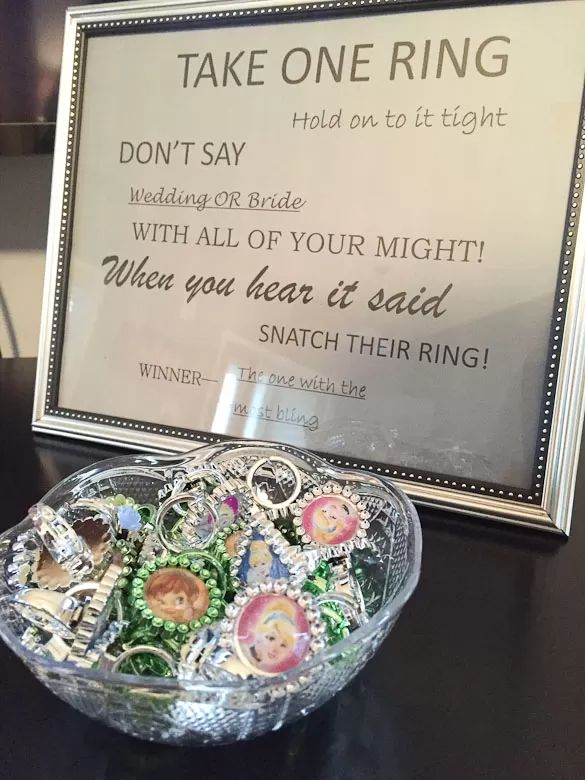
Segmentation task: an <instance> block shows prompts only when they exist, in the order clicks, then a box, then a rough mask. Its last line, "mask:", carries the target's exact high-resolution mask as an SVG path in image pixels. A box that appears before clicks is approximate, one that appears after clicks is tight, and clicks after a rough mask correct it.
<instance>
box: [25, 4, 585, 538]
mask: <svg viewBox="0 0 585 780" xmlns="http://www.w3.org/2000/svg"><path fill="white" fill-rule="evenodd" d="M536 2H538V3H539V4H541V3H542V2H564V0H505V4H507V5H509V4H519V3H522V4H528V5H531V4H534V3H536ZM500 4H503V3H500ZM489 5H491V3H490V2H489V0H451V1H450V2H449V1H447V2H443V0H434V2H426V1H425V0H328V2H315V3H303V2H293V3H286V4H282V5H273V4H272V3H271V2H270V0H260V2H257V1H256V2H254V0H243V2H238V1H237V0H228V1H227V2H222V0H211V2H206V1H205V0H196V1H195V2H192V0H178V1H175V2H171V1H170V0H159V1H158V2H156V0H155V1H154V2H153V0H135V1H134V2H126V3H120V4H116V5H103V6H84V7H79V8H72V9H69V10H68V11H67V17H66V24H65V39H64V49H63V64H62V74H61V86H60V91H59V107H58V117H57V127H58V132H57V140H56V146H55V158H54V170H53V182H52V188H51V211H50V219H49V234H48V245H47V267H46V272H45V287H44V295H43V314H42V325H41V334H40V343H39V363H38V367H37V382H36V390H35V402H34V411H33V429H34V430H35V431H39V432H43V433H51V434H55V435H67V436H70V437H73V438H78V439H84V440H89V441H96V442H104V443H110V444H115V445H118V446H124V447H129V448H136V446H140V447H142V448H143V449H148V450H152V451H185V450H189V449H191V448H192V447H193V446H198V445H200V444H203V443H208V442H216V441H220V440H224V439H233V438H236V437H233V436H227V435H218V434H211V433H206V432H202V431H193V430H189V429H186V428H176V427H172V426H165V425H160V424H154V423H149V422H143V421H137V420H130V419H126V418H120V417H112V416H109V415H99V414H93V413H88V412H80V411H77V410H73V409H64V408H61V407H59V406H58V402H57V400H58V387H59V378H60V364H61V355H62V348H63V334H64V326H65V304H66V300H67V282H68V271H69V259H70V242H71V234H72V231H71V226H72V222H73V203H74V190H75V175H76V169H77V152H78V146H79V129H80V123H81V114H82V111H81V103H82V91H83V81H84V69H85V57H86V50H87V39H88V37H89V36H93V35H100V34H112V32H113V33H114V34H127V33H133V32H136V31H139V32H146V31H147V30H149V31H150V30H152V31H155V30H156V31H161V30H165V29H169V28H171V29H176V28H182V29H184V28H191V29H192V28H193V23H199V25H198V26H203V27H209V26H211V27H217V26H224V25H227V24H230V25H232V24H242V23H243V24H249V23H251V22H252V19H253V22H252V23H256V24H262V23H270V22H273V21H276V19H277V18H278V20H279V21H291V20H292V21H294V20H299V21H300V20H301V19H302V20H303V21H306V20H307V19H316V18H320V19H323V18H339V17H340V16H347V15H352V16H353V15H363V14H364V13H389V12H390V13H391V12H405V11H406V12H408V11H411V12H412V11H417V10H418V11H422V10H439V9H445V8H464V7H468V8H469V7H482V6H483V7H485V6H489ZM584 107H585V103H584V102H582V103H581V110H580V115H579V123H578V128H577V134H576V148H575V155H574V162H573V167H572V174H571V181H570V194H569V203H568V206H567V214H566V220H565V227H564V231H563V237H562V249H561V256H560V260H559V273H558V281H557V286H556V292H555V303H554V307H553V319H552V321H551V328H550V343H549V348H548V357H547V367H546V369H545V379H544V383H543V391H542V393H543V394H542V404H541V412H540V421H539V428H538V436H537V445H536V453H535V458H534V474H533V479H532V486H531V487H532V489H531V491H529V492H527V491H526V490H522V489H518V488H513V487H510V486H506V485H499V484H494V483H489V482H481V481H474V480H472V479H467V480H465V481H463V480H461V479H456V478H454V477H452V476H451V477H448V476H447V475H440V474H436V473H434V472H427V471H420V470H416V469H409V468H408V467H400V466H391V465H387V464H380V463H374V462H371V461H366V460H361V459H357V458H355V459H354V458H351V456H347V455H344V456H342V457H340V456H334V455H332V454H331V453H318V454H320V455H321V457H324V458H326V459H327V460H329V461H330V462H332V463H334V464H335V465H340V466H345V467H354V468H359V469H364V470H367V471H369V472H372V473H374V474H379V475H381V476H386V477H391V478H392V479H394V480H395V481H396V482H398V483H399V484H400V486H401V487H402V488H403V489H404V490H405V491H406V492H407V493H408V494H409V495H410V496H411V498H413V499H414V500H415V501H417V502H418V503H420V504H422V505H424V506H433V507H438V508H441V509H447V510H451V511H455V512H463V513H466V514H471V515H474V516H479V517H488V518H493V519H500V520H503V521H508V522H512V523H518V524H522V525H528V526H532V527H535V528H544V529H547V530H551V531H557V532H563V533H565V534H568V532H569V527H570V515H571V508H572V499H573V490H574V483H575V479H576V470H577V460H578V452H579V444H580V439H581V427H582V422H583V415H584V412H585V393H584V387H583V384H584V383H583V380H584V378H585V354H584V353H585V226H584V225H583V224H581V223H580V220H579V216H580V207H581V201H582V194H581V186H582V173H583V159H584V156H585V110H584ZM348 457H350V460H347V458H348Z"/></svg>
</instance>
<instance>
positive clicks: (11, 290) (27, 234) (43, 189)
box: [0, 0, 91, 357]
mask: <svg viewBox="0 0 585 780" xmlns="http://www.w3.org/2000/svg"><path fill="white" fill-rule="evenodd" d="M88 4H91V3H90V2H89V0H0V356H1V357H19V356H20V357H33V356H35V355H36V354H37V342H38V332H39V324H40V316H41V299H42V286H43V274H44V261H45V246H46V236H47V221H48V214H49V198H50V180H51V166H52V160H53V158H52V151H53V146H54V137H55V118H56V112H57V94H58V88H59V69H60V65H61V50H62V47H63V28H64V24H65V10H66V8H67V7H68V6H69V5H88Z"/></svg>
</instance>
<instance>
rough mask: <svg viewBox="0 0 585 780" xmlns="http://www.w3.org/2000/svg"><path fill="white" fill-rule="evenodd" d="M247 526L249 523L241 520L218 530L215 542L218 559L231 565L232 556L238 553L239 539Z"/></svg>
mask: <svg viewBox="0 0 585 780" xmlns="http://www.w3.org/2000/svg"><path fill="white" fill-rule="evenodd" d="M247 527H248V524H247V523H246V522H244V521H243V520H240V521H238V522H236V523H231V524H230V525H228V526H227V527H226V528H222V529H221V531H218V533H217V535H216V537H215V539H214V543H213V544H214V546H213V552H214V554H215V557H216V558H217V559H218V561H221V563H223V564H228V566H229V563H230V561H231V560H232V558H234V557H235V556H236V555H237V554H238V549H237V545H238V540H239V538H240V537H241V536H242V535H243V533H244V531H245V530H246V528H247Z"/></svg>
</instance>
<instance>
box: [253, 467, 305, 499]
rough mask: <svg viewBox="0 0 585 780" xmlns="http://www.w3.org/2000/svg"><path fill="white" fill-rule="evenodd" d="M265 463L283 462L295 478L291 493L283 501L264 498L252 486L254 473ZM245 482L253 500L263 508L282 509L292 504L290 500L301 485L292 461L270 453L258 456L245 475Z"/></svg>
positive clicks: (297, 492)
mask: <svg viewBox="0 0 585 780" xmlns="http://www.w3.org/2000/svg"><path fill="white" fill-rule="evenodd" d="M267 463H283V464H284V465H285V466H286V467H287V469H289V471H290V472H291V473H292V475H293V477H294V479H295V486H294V488H293V490H292V492H291V494H290V495H289V496H287V497H286V498H285V500H284V501H280V502H278V503H274V502H273V501H271V500H270V499H269V498H267V497H266V498H265V497H264V496H263V495H262V494H258V492H257V490H255V488H254V477H255V476H256V473H257V472H258V471H259V469H261V468H262V466H264V465H266V464H267ZM246 483H247V485H248V487H249V488H250V490H251V492H252V496H253V497H254V501H256V503H257V504H260V506H262V507H264V508H265V509H284V507H287V506H288V505H289V504H292V502H293V501H294V500H295V498H296V497H297V496H298V495H299V493H300V492H301V485H302V482H301V473H300V471H299V470H298V468H297V467H296V466H295V465H294V463H291V462H290V460H287V459H286V458H281V457H280V456H278V455H270V456H269V457H268V458H260V460H257V461H256V463H254V465H253V466H252V467H251V468H250V470H249V471H248V474H247V475H246Z"/></svg>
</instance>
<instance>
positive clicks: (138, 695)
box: [0, 442, 422, 745]
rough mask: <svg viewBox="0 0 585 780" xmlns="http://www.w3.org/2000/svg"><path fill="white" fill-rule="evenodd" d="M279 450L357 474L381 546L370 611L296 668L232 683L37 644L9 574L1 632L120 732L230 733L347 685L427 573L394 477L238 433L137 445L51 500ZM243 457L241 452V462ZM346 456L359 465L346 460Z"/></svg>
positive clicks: (159, 735) (200, 739)
mask: <svg viewBox="0 0 585 780" xmlns="http://www.w3.org/2000/svg"><path fill="white" fill-rule="evenodd" d="M270 455H279V456H281V457H282V456H283V455H285V457H286V458H287V459H289V460H290V461H292V462H293V463H294V464H295V465H296V466H297V467H298V468H299V469H301V470H303V471H304V472H305V473H306V472H307V470H310V471H311V472H312V473H313V474H314V475H315V477H316V479H331V478H332V479H335V478H337V479H340V478H343V480H345V481H348V482H355V483H356V492H358V493H359V492H361V493H362V494H366V493H367V495H368V496H369V498H368V499H367V500H368V502H369V506H368V509H369V511H370V513H371V526H370V530H369V537H370V539H371V540H372V549H367V550H359V551H354V552H353V553H352V558H353V559H354V567H358V568H359V569H360V570H361V572H360V573H361V582H362V590H363V592H364V599H365V603H366V609H367V612H368V617H369V619H368V621H367V622H366V623H365V625H362V626H361V627H360V628H358V629H357V630H356V631H354V632H353V633H351V634H350V635H349V636H348V637H347V638H345V639H342V640H341V641H339V642H338V643H336V644H334V645H333V646H330V647H328V648H326V649H325V650H324V651H322V652H320V653H318V654H317V655H316V656H315V657H313V658H312V659H310V660H309V661H307V662H305V663H304V664H301V665H300V666H298V667H296V668H295V669H293V670H291V671H289V672H286V673H283V674H279V675H277V676H272V677H258V678H253V679H245V680H244V679H242V680H238V681H237V682H233V681H232V680H230V681H227V682H226V681H224V680H221V681H216V680H213V681H207V680H202V681H199V680H194V681H185V680H179V679H165V678H158V677H156V678H154V677H141V676H135V675H129V674H120V673H118V672H109V671H102V670H99V669H81V668H80V667H77V666H75V665H73V664H71V663H67V662H57V661H54V660H52V659H49V658H46V657H44V656H40V655H38V654H35V653H34V652H32V651H30V650H28V649H27V648H26V647H25V646H24V645H23V644H22V643H21V641H20V636H21V635H22V633H23V632H24V630H25V628H26V627H27V626H28V624H27V622H26V621H25V620H24V618H22V617H21V616H20V615H19V614H18V613H17V612H16V611H15V610H14V609H13V607H12V600H13V591H12V590H11V589H10V587H9V586H8V584H7V583H6V577H2V578H0V579H1V584H0V636H1V637H2V639H3V640H4V641H5V642H6V644H7V645H8V646H9V647H10V648H11V649H12V650H13V651H14V652H15V653H16V654H17V655H18V656H19V657H20V658H21V659H22V660H23V661H24V663H25V664H26V665H27V666H28V667H29V669H30V670H31V671H32V672H33V674H34V675H35V676H36V677H37V678H38V679H39V680H40V681H41V682H42V683H43V684H44V685H46V686H47V688H49V689H50V690H51V691H53V693H55V694H56V695H57V696H59V698H61V699H63V700H64V701H66V702H68V703H69V704H71V705H72V706H73V707H75V708H76V709H77V710H79V711H81V712H83V713H84V714H85V715H89V716H90V717H92V718H95V719H97V720H99V721H102V722H103V723H105V724H107V725H108V726H112V727H113V728H115V729H118V730H119V731H122V732H125V733H126V734H131V735H133V736H135V737H139V738H141V739H145V740H150V741H153V742H163V743H168V744H175V745H202V744H217V743H229V742H234V741H237V740H243V739H249V738H252V737H256V736H258V735H260V734H263V733H265V732H267V731H271V730H272V731H274V730H276V729H279V728H280V727H281V726H284V725H285V724H287V723H290V722H291V721H293V720H295V719H297V718H299V717H301V716H303V715H306V714H308V713H309V712H311V711H313V710H314V709H316V708H317V707H319V706H321V705H322V704H324V703H325V702H326V701H328V700H329V699H330V698H331V697H332V696H334V695H335V694H336V693H337V692H338V691H339V690H341V688H343V687H344V686H345V685H347V684H348V683H349V682H350V680H352V679H353V678H354V677H355V675H356V674H357V673H358V672H359V671H360V669H362V668H363V666H364V665H365V664H366V663H367V661H368V660H369V659H370V658H371V657H372V656H373V655H374V653H375V652H376V650H377V649H378V647H379V646H380V644H381V642H382V641H383V640H384V638H385V637H386V636H387V634H388V633H389V631H390V629H391V628H392V627H393V626H394V624H395V622H396V620H397V619H398V616H399V614H400V611H401V610H402V607H403V606H404V604H405V603H406V602H407V600H408V599H409V598H410V596H411V595H412V593H413V591H414V589H415V587H416V584H417V581H418V578H419V573H420V565H421V547H422V543H421V531H420V524H419V521H418V516H417V513H416V510H415V508H414V506H413V505H412V503H411V501H410V500H409V499H408V498H407V496H406V495H405V494H404V493H403V492H402V491H401V490H399V489H398V488H397V487H395V486H394V485H393V484H392V483H391V482H390V481H389V480H386V479H384V478H382V477H377V476H376V477H374V476H370V475H369V474H366V473H364V472H363V471H357V470H353V469H347V468H344V469H341V468H336V467H334V466H332V465H331V464H330V463H328V462H326V461H324V460H321V459H320V458H318V457H316V456H314V455H312V454H309V453H307V452H305V451H303V450H298V449H295V448H293V447H289V446H285V445H274V444H265V443H263V442H229V443H225V442H223V443H220V444H214V445H210V446H205V447H201V448H198V449H196V450H193V451H191V452H189V453H187V454H182V455H173V456H159V455H148V454H145V455H137V456H121V457H116V458H111V459H109V460H104V461H101V462H100V463H97V464H93V465H91V466H88V467H87V468H84V469H82V470H81V471H78V472H77V473H76V474H73V475H72V476H70V477H68V478H67V479H65V480H63V481H62V482H60V483H59V484H58V485H56V486H55V487H54V488H53V489H52V490H51V491H49V493H47V494H46V496H44V498H43V499H42V502H43V503H45V504H47V505H49V506H51V507H52V508H57V507H59V506H60V505H62V504H63V503H65V502H66V501H69V502H70V501H72V500H76V499H78V498H80V497H84V498H85V497H106V496H114V495H116V494H118V493H122V494H124V495H130V496H133V498H135V500H136V501H137V502H138V503H156V502H157V501H159V500H160V499H159V495H158V493H159V490H160V489H161V488H162V487H163V486H164V485H165V484H167V483H168V482H169V481H171V480H172V477H173V474H174V473H175V472H177V471H180V470H181V469H183V470H184V469H185V468H186V467H187V466H188V467H189V469H193V468H197V467H202V466H204V465H206V464H207V463H209V461H212V462H213V463H215V464H221V463H222V462H224V463H225V462H226V461H227V460H228V459H232V460H233V462H234V463H237V464H238V465H241V468H242V469H243V470H245V469H246V468H247V466H246V463H247V462H248V463H250V462H254V460H256V459H257V458H259V457H267V456H270ZM234 459H235V460H234ZM345 465H346V466H347V465H349V464H345ZM30 527H31V521H30V519H28V518H27V519H25V520H23V521H22V522H21V523H19V524H18V525H17V526H15V527H14V528H12V529H10V530H9V531H7V532H6V533H4V534H3V535H2V536H1V537H0V560H1V561H2V564H3V568H2V571H3V572H4V571H5V570H6V566H7V564H8V563H9V562H10V549H11V546H12V543H13V541H14V540H15V539H16V537H17V536H18V535H19V534H21V533H22V532H23V531H26V530H28V529H29V528H30Z"/></svg>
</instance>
